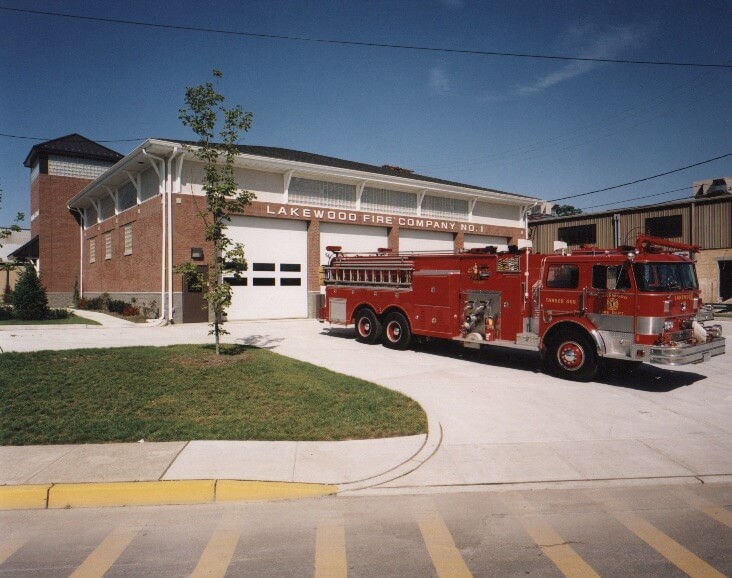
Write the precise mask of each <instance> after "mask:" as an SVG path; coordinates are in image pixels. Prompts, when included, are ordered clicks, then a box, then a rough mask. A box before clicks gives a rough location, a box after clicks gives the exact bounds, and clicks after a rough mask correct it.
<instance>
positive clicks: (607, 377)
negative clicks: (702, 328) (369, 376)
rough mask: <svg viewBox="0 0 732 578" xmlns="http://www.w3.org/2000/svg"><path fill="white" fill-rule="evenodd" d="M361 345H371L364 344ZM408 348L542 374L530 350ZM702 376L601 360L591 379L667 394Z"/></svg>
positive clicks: (332, 332)
mask: <svg viewBox="0 0 732 578" xmlns="http://www.w3.org/2000/svg"><path fill="white" fill-rule="evenodd" d="M323 333H324V334H326V335H329V336H330V337H335V338H339V339H354V333H353V329H352V328H331V329H324V331H323ZM363 347H372V346H370V345H364V346H363ZM373 347H375V346H373ZM412 349H414V350H415V351H420V352H423V353H427V354H429V355H436V356H440V357H450V358H452V359H461V360H464V361H467V362H470V363H480V364H483V365H490V366H494V367H504V368H507V369H516V370H519V371H527V372H531V373H544V369H543V366H542V362H541V359H540V358H539V355H538V354H537V353H535V352H533V351H525V350H521V349H511V348H507V347H485V348H483V349H480V350H476V349H465V348H464V347H463V346H462V345H460V344H459V343H453V342H450V341H446V340H445V341H439V340H437V341H427V342H423V343H419V342H417V343H415V344H414V345H413V346H412ZM555 379H558V378H555ZM703 379H706V377H705V376H704V375H700V374H698V373H693V372H690V371H683V370H671V369H665V368H663V367H660V366H656V365H649V364H639V365H634V364H631V363H628V362H623V361H614V360H605V361H604V363H602V365H601V366H600V370H599V371H598V374H597V375H596V376H595V379H594V380H593V382H594V383H602V384H605V385H611V386H615V387H625V388H628V389H635V390H638V391H647V392H651V393H668V392H670V391H673V390H675V389H678V388H680V387H687V386H689V385H692V384H694V383H696V382H697V381H701V380H703Z"/></svg>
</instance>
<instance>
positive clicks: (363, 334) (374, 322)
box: [356, 309, 383, 345]
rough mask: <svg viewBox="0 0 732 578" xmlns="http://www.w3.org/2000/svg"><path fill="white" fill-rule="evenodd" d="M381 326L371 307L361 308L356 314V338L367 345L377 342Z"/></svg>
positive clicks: (381, 329) (379, 337)
mask: <svg viewBox="0 0 732 578" xmlns="http://www.w3.org/2000/svg"><path fill="white" fill-rule="evenodd" d="M382 332H383V327H382V326H381V321H379V318H378V317H377V316H376V313H374V312H373V311H371V309H361V311H359V312H358V313H357V314H356V340H357V341H360V342H361V343H366V344H367V345H373V344H374V343H378V342H379V340H380V339H381V334H382Z"/></svg>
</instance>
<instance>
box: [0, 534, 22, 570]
mask: <svg viewBox="0 0 732 578" xmlns="http://www.w3.org/2000/svg"><path fill="white" fill-rule="evenodd" d="M27 541H28V536H23V535H19V534H11V535H10V537H9V538H8V539H7V540H6V541H4V542H2V543H0V564H4V563H5V560H7V559H8V558H10V557H11V556H12V555H13V554H15V553H16V552H17V551H18V550H20V549H21V548H22V547H23V545H24V544H25V543H26V542H27Z"/></svg>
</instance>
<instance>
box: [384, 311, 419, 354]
mask: <svg viewBox="0 0 732 578" xmlns="http://www.w3.org/2000/svg"><path fill="white" fill-rule="evenodd" d="M382 343H383V344H384V346H385V347H388V348H390V349H407V348H409V345H410V344H411V343H412V332H411V331H410V330H409V322H407V319H406V317H404V315H402V314H401V313H397V312H396V311H395V312H393V313H389V314H388V315H387V316H386V318H385V319H384V337H383V340H382Z"/></svg>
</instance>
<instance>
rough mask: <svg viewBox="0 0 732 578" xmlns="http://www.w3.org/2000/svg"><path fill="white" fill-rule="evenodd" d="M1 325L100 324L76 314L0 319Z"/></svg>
mask: <svg viewBox="0 0 732 578" xmlns="http://www.w3.org/2000/svg"><path fill="white" fill-rule="evenodd" d="M2 325H101V323H98V322H96V321H92V320H91V319H84V318H83V317H77V316H76V315H73V314H72V315H69V316H68V317H67V318H65V319H44V320H43V321H27V320H25V319H6V320H3V321H0V326H2Z"/></svg>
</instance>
